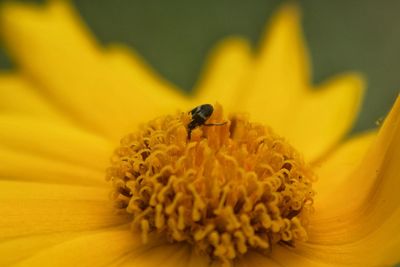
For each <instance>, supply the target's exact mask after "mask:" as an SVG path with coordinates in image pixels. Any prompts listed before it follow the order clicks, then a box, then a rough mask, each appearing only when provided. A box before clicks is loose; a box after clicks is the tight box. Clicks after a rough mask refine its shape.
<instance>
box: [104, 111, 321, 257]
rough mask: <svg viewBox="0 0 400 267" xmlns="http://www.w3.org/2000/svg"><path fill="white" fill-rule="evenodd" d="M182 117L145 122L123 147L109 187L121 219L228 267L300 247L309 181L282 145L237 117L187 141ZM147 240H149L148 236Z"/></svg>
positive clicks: (215, 118) (217, 115)
mask: <svg viewBox="0 0 400 267" xmlns="http://www.w3.org/2000/svg"><path fill="white" fill-rule="evenodd" d="M190 121H191V115H190V114H187V113H181V114H176V115H174V116H165V117H161V118H157V119H155V120H153V121H150V122H149V123H148V124H146V125H144V126H143V127H142V128H141V129H140V130H139V131H137V132H135V133H131V134H129V135H127V136H126V137H124V138H123V139H122V140H121V145H120V147H119V148H117V149H116V151H115V153H114V156H113V157H112V159H111V167H110V168H109V169H108V171H107V180H108V181H111V182H112V185H113V190H112V193H111V198H112V200H113V201H114V203H115V206H116V207H117V208H118V209H121V210H125V211H126V212H128V213H130V214H132V215H133V221H132V225H133V227H134V229H136V230H138V231H140V232H141V235H142V240H143V242H147V241H148V239H149V238H150V233H159V234H160V235H165V236H166V237H167V238H168V239H169V240H170V241H171V242H181V241H185V242H188V243H190V244H192V245H193V247H194V248H195V249H196V250H197V251H199V252H200V253H202V254H206V255H209V256H210V257H211V258H216V259H218V260H220V261H221V262H223V263H225V264H230V263H231V261H232V260H234V259H236V258H237V257H239V256H241V255H243V254H245V253H246V252H247V251H249V250H252V249H253V250H260V251H264V252H268V251H270V250H271V249H273V245H275V244H286V245H290V246H295V241H296V240H299V241H305V240H306V239H307V232H306V222H307V215H308V214H309V213H310V212H311V211H312V203H313V196H314V191H313V190H312V187H311V184H312V182H313V181H314V180H315V176H314V174H313V173H312V171H311V169H310V168H309V167H308V166H307V165H306V164H305V163H304V162H303V160H302V158H301V157H300V155H299V153H298V152H296V151H295V150H294V149H293V148H292V147H291V146H290V145H289V144H288V143H287V142H285V140H284V139H282V138H280V137H279V136H277V135H276V134H274V133H273V132H272V130H271V129H270V128H268V127H265V126H262V125H260V124H257V123H252V122H249V121H248V120H247V118H246V117H245V116H243V115H234V116H231V117H230V118H229V119H228V120H226V119H225V118H223V115H222V108H221V107H220V106H219V105H217V106H216V108H215V111H214V113H213V115H212V117H211V118H210V119H209V120H208V121H207V123H208V124H213V123H215V124H217V123H218V122H222V121H224V122H225V121H226V122H227V123H226V124H224V125H214V126H202V125H200V126H199V127H197V128H195V129H193V130H192V132H191V136H190V139H188V128H187V126H188V124H189V123H190ZM151 236H152V237H153V235H151Z"/></svg>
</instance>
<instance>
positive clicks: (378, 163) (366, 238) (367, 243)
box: [299, 98, 400, 266]
mask: <svg viewBox="0 0 400 267" xmlns="http://www.w3.org/2000/svg"><path fill="white" fill-rule="evenodd" d="M399 166H400V98H398V99H397V101H396V103H395V105H394V107H393V108H392V111H391V112H390V114H389V116H388V117H387V119H386V120H385V123H384V124H383V126H382V128H381V130H380V131H379V134H378V136H377V138H376V141H374V142H373V145H372V147H371V149H370V150H368V153H367V155H366V157H365V158H364V159H363V160H362V162H361V163H360V164H359V165H358V166H357V167H356V168H355V170H354V172H352V173H351V175H350V176H349V177H348V179H346V181H345V182H344V183H343V184H342V185H341V186H340V187H338V188H337V189H336V190H335V191H333V192H332V194H331V197H330V198H324V202H323V203H319V205H318V206H317V209H316V212H315V216H314V217H313V218H312V219H311V220H310V233H309V236H310V240H309V243H306V244H304V245H303V246H301V247H300V248H299V253H301V254H302V255H304V256H306V257H311V258H314V259H320V260H322V261H325V262H333V263H338V264H339V263H340V264H342V263H343V264H348V263H349V262H352V263H353V264H354V265H356V266H390V265H393V264H395V263H397V262H400V255H399V254H398V251H400V235H399V231H398V227H399V225H400V195H399V193H398V188H400V179H399V172H400V169H399Z"/></svg>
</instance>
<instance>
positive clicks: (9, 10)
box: [0, 1, 400, 266]
mask: <svg viewBox="0 0 400 267" xmlns="http://www.w3.org/2000/svg"><path fill="white" fill-rule="evenodd" d="M0 27H1V29H0V30H1V34H2V37H3V40H4V42H5V44H6V46H7V48H8V50H9V52H10V53H11V55H12V56H13V59H14V60H15V62H16V63H17V66H18V70H17V71H13V72H10V73H4V72H3V73H2V74H1V75H0V140H1V141H0V162H1V163H0V199H1V201H0V214H1V216H0V255H1V257H0V265H1V266H8V265H14V264H15V265H19V266H74V265H76V266H103V265H122V266H159V265H162V266H208V265H209V264H210V262H209V258H208V257H207V256H205V255H199V254H197V253H195V252H194V250H193V249H192V246H190V245H187V244H186V243H185V242H180V243H173V244H170V243H168V242H164V241H163V240H162V239H155V238H154V239H152V238H150V239H149V242H148V243H146V244H143V243H142V239H141V237H140V236H137V235H134V234H131V231H130V230H129V226H128V223H129V222H130V220H131V219H130V218H129V215H127V214H118V213H115V211H114V208H113V207H112V205H111V204H110V203H111V202H110V200H109V198H108V193H109V190H110V189H109V187H110V186H109V184H107V182H106V181H105V179H104V177H105V176H106V174H105V169H106V168H107V167H108V161H109V158H110V156H111V155H112V151H113V150H114V149H115V148H116V147H117V144H118V141H119V140H120V139H121V137H122V136H124V135H126V134H128V133H131V132H135V131H137V128H138V125H139V124H140V123H144V122H147V121H149V120H151V119H153V118H155V117H157V116H161V115H162V116H165V115H166V114H174V112H176V110H177V109H180V110H190V109H191V108H193V107H194V106H197V105H198V104H200V103H214V102H215V101H218V102H220V103H221V104H222V105H223V106H224V108H225V110H227V111H228V112H235V111H245V112H248V113H249V114H250V116H251V120H252V121H257V122H260V123H263V124H265V125H269V126H271V127H272V128H273V129H274V132H277V133H279V134H280V135H281V136H284V137H285V138H286V139H287V140H288V141H289V142H290V143H292V144H293V145H294V147H296V148H297V150H298V151H301V153H302V154H303V155H304V158H305V160H306V161H307V162H308V163H309V164H310V165H311V166H312V169H313V171H314V172H316V173H317V175H318V181H317V182H316V183H315V184H314V191H316V192H317V196H316V197H315V199H314V208H315V211H314V213H313V214H312V215H310V217H309V218H308V220H309V224H308V229H307V233H308V240H307V241H305V242H296V243H295V246H294V247H293V248H292V247H290V246H288V245H281V244H276V245H274V246H272V248H271V251H268V252H267V253H266V255H264V254H262V253H260V251H256V250H254V251H253V250H250V251H249V252H247V253H245V255H244V256H243V257H239V258H237V259H235V261H234V264H235V265H237V266H389V265H393V264H395V263H397V262H399V261H400V254H399V253H398V252H399V251H400V235H399V231H398V228H399V225H400V205H399V204H400V197H399V194H398V192H397V191H398V188H399V187H400V177H399V166H400V162H399V161H400V128H399V125H400V100H398V101H397V102H396V103H395V104H394V106H393V108H392V111H391V112H390V114H389V115H388V117H387V119H386V120H385V122H384V124H383V126H382V127H381V129H380V130H379V133H377V134H376V133H375V132H372V133H366V134H362V135H358V136H357V137H355V138H352V139H349V140H347V141H346V142H342V138H343V136H344V135H345V134H346V133H347V131H348V130H349V128H350V127H351V126H352V122H353V121H354V119H355V117H356V114H357V111H358V107H359V104H360V101H361V97H362V92H363V82H362V79H361V78H360V77H359V76H358V75H357V74H346V75H341V76H338V77H336V78H335V79H332V80H330V81H328V82H325V83H324V84H322V85H320V86H318V88H316V90H312V89H311V85H310V80H309V79H310V77H309V76H310V74H309V73H308V71H309V69H310V68H309V66H308V61H307V53H306V51H305V47H304V44H303V40H302V36H301V31H300V28H299V14H298V10H297V8H296V7H294V6H290V5H287V6H283V7H282V8H281V9H280V10H279V11H278V13H277V14H276V15H275V17H274V18H273V19H272V23H271V25H270V26H269V29H268V32H267V34H266V37H265V38H264V39H263V41H262V43H261V45H260V47H259V49H258V50H257V52H256V53H253V52H252V51H251V49H250V45H249V44H248V43H247V41H245V40H242V39H238V38H231V39H228V40H225V41H223V42H222V43H221V44H220V45H219V46H218V47H217V48H216V50H215V51H214V53H213V55H212V56H211V59H210V63H209V66H208V67H207V69H206V72H205V73H204V75H203V79H202V82H201V83H200V84H199V85H198V86H197V88H196V89H195V93H194V96H193V98H191V99H188V98H186V97H184V96H183V95H181V94H180V93H179V90H178V89H176V88H174V86H173V85H171V84H169V83H168V82H167V81H164V80H163V79H161V78H160V77H158V76H157V75H156V74H155V73H153V72H152V71H151V70H150V69H149V68H148V67H147V66H146V65H145V63H144V62H143V61H142V60H141V59H140V57H139V56H138V55H136V54H133V53H132V52H131V51H129V50H128V49H126V48H123V47H121V46H110V47H107V48H103V47H101V46H100V45H99V44H98V43H97V42H96V41H95V40H94V39H93V38H92V37H91V36H90V34H89V32H88V30H87V29H86V28H85V27H84V26H83V25H82V22H81V21H80V19H79V18H78V16H77V14H76V13H75V11H74V10H72V9H71V7H70V6H69V5H68V4H66V3H65V2H62V1H51V2H50V3H49V4H48V5H46V6H34V5H27V4H15V3H14V4H7V5H3V6H2V9H1V14H0ZM212 264H219V262H218V261H214V262H213V263H212Z"/></svg>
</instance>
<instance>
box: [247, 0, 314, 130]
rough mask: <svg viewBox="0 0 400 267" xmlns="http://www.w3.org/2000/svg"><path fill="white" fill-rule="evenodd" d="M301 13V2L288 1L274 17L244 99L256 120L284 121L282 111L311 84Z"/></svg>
mask: <svg viewBox="0 0 400 267" xmlns="http://www.w3.org/2000/svg"><path fill="white" fill-rule="evenodd" d="M299 13H300V12H299V10H298V8H297V6H295V5H284V6H283V7H282V8H281V9H280V10H279V11H278V12H277V14H276V15H275V16H274V17H273V18H272V23H271V25H270V26H269V27H268V28H267V34H266V37H265V38H264V40H263V41H262V42H261V47H260V53H259V56H258V57H257V62H256V66H255V70H254V76H253V81H251V83H250V82H249V85H248V87H247V89H246V98H244V99H243V103H242V105H243V108H244V110H246V111H250V112H251V114H252V116H254V118H255V119H256V120H262V121H263V122H267V121H268V122H269V123H270V124H272V126H274V127H275V126H277V125H280V124H282V120H284V119H285V118H284V117H283V116H282V115H286V113H287V109H288V108H289V107H290V106H292V105H293V104H294V103H297V102H298V98H299V97H300V96H302V94H303V93H304V92H305V91H306V89H308V86H309V73H308V72H309V64H308V55H307V52H306V49H305V45H304V41H303V36H302V33H301V29H300V22H299V20H300V14H299ZM274 118H275V119H274ZM278 122H280V124H279V123H278Z"/></svg>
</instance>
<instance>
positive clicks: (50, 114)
mask: <svg viewBox="0 0 400 267" xmlns="http://www.w3.org/2000/svg"><path fill="white" fill-rule="evenodd" d="M37 90H38V89H37V88H35V87H34V86H33V85H32V83H31V82H29V81H28V80H27V79H26V78H24V77H22V76H21V75H18V74H15V73H2V74H0V111H1V112H2V113H5V112H7V113H16V114H23V115H25V116H34V117H40V118H46V119H52V120H57V121H63V120H65V119H66V118H65V117H63V116H62V115H61V114H60V113H59V112H58V111H57V110H56V108H55V107H53V106H52V105H51V104H50V103H49V102H47V101H46V100H45V99H44V98H43V96H41V95H40V94H39V93H38V91H37Z"/></svg>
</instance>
